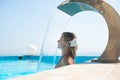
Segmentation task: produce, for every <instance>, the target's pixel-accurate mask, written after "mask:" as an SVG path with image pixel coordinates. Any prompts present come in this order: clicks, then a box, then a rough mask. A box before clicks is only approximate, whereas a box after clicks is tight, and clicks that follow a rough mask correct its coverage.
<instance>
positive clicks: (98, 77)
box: [12, 62, 120, 80]
mask: <svg viewBox="0 0 120 80" xmlns="http://www.w3.org/2000/svg"><path fill="white" fill-rule="evenodd" d="M12 80H120V63H94V62H92V63H83V64H74V65H70V66H66V67H61V68H57V69H53V70H48V71H44V72H39V73H35V74H31V75H27V76H22V77H17V78H14V79H12Z"/></svg>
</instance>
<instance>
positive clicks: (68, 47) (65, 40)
mask: <svg viewBox="0 0 120 80" xmlns="http://www.w3.org/2000/svg"><path fill="white" fill-rule="evenodd" d="M58 48H60V49H61V51H62V57H61V59H60V60H59V62H58V64H57V65H56V66H55V68H58V67H62V66H66V65H71V64H74V58H75V55H76V50H77V42H76V36H75V34H74V33H71V32H63V33H62V35H61V37H60V39H59V40H58Z"/></svg>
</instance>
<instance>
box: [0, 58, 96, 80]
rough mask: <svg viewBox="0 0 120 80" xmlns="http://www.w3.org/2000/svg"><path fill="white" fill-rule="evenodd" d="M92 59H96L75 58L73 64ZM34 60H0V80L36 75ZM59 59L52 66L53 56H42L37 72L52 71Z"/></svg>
mask: <svg viewBox="0 0 120 80" xmlns="http://www.w3.org/2000/svg"><path fill="white" fill-rule="evenodd" d="M92 58H96V57H90V56H89V57H86V56H80V57H78V56H77V57H76V58H75V62H76V63H82V62H85V61H87V60H91V59H92ZM35 59H36V58H35ZM35 59H34V58H30V57H29V59H23V60H17V59H15V60H14V59H13V60H12V59H10V60H1V61H0V80H8V79H10V78H14V77H18V76H23V75H28V74H33V73H36V72H37V67H38V59H36V60H35ZM59 59H60V56H57V57H56V60H55V62H54V64H53V60H54V57H53V56H44V57H43V58H42V59H41V63H40V66H39V72H42V71H45V70H50V69H54V66H55V65H56V63H57V62H58V60H59Z"/></svg>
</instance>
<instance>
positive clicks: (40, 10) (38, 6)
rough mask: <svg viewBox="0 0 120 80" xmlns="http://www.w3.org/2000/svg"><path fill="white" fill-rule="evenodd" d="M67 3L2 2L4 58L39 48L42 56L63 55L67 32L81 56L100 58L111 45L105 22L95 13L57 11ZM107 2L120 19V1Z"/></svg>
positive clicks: (0, 32)
mask: <svg viewBox="0 0 120 80" xmlns="http://www.w3.org/2000/svg"><path fill="white" fill-rule="evenodd" d="M63 1H64V0H43V1H41V0H0V55H25V54H28V53H27V50H26V49H27V47H28V46H29V45H34V46H36V48H37V53H38V54H40V52H41V50H42V52H41V53H43V54H45V55H60V50H59V49H57V40H58V39H59V37H60V35H61V33H62V32H65V31H71V32H74V33H75V34H76V35H77V40H78V45H79V48H78V50H77V55H100V54H101V53H102V52H103V51H104V49H105V47H106V44H107V41H108V29H107V24H106V22H105V20H104V18H103V17H102V16H101V15H100V14H98V13H96V12H92V11H84V12H81V13H78V14H76V15H74V16H73V17H71V16H69V15H67V14H66V13H64V12H62V11H60V10H58V9H57V6H58V5H59V4H61V3H62V2H63ZM105 1H106V2H108V3H109V4H111V5H112V6H113V7H114V8H115V9H116V10H117V12H118V13H119V15H120V7H119V5H120V1H119V0H105ZM86 21H87V22H86ZM83 26H84V27H83ZM90 26H91V27H90ZM96 26H97V27H96ZM103 35H104V36H103ZM43 42H44V43H43Z"/></svg>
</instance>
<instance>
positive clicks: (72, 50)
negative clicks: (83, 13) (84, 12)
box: [63, 32, 76, 59]
mask: <svg viewBox="0 0 120 80" xmlns="http://www.w3.org/2000/svg"><path fill="white" fill-rule="evenodd" d="M63 38H64V40H65V41H68V43H69V53H70V56H71V57H72V58H73V59H74V57H75V55H76V49H75V48H76V46H75V47H71V46H70V41H72V40H73V39H75V38H76V36H75V34H74V33H72V32H63Z"/></svg>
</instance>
